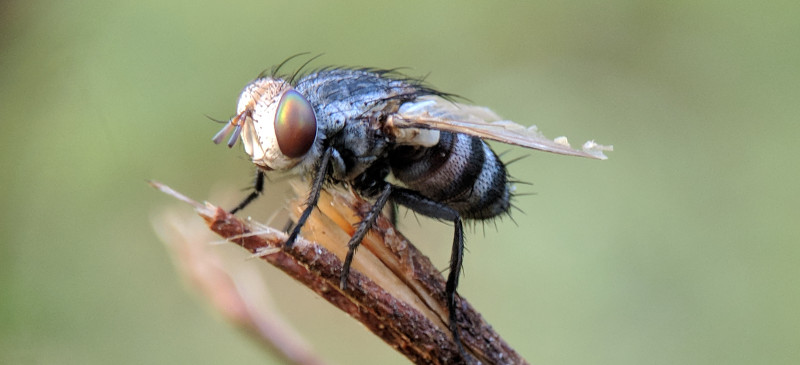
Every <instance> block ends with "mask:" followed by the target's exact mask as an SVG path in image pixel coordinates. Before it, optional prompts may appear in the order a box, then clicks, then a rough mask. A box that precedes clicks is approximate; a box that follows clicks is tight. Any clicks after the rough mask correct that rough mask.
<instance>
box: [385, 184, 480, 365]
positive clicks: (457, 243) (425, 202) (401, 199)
mask: <svg viewBox="0 0 800 365" xmlns="http://www.w3.org/2000/svg"><path fill="white" fill-rule="evenodd" d="M390 195H391V199H392V201H394V202H395V203H398V204H402V205H404V206H406V207H408V208H409V209H411V210H413V211H415V212H417V213H420V214H422V215H425V216H428V217H431V218H436V219H444V220H448V221H451V222H453V228H454V230H455V231H454V233H453V247H452V251H451V253H450V272H449V273H448V276H447V284H446V285H445V297H446V300H447V311H448V312H449V318H448V321H449V327H450V332H451V333H452V334H453V341H454V342H455V343H456V345H457V346H458V351H459V353H460V354H461V357H463V358H464V362H468V361H469V359H470V357H469V356H468V355H467V353H466V351H465V350H464V346H463V345H462V344H461V337H460V335H459V331H458V323H457V322H456V310H457V308H456V289H457V288H458V278H459V275H460V274H461V266H462V264H463V256H464V228H463V224H462V222H461V216H460V215H459V214H458V212H457V211H456V210H455V209H453V208H450V207H449V206H447V205H445V204H443V203H440V202H437V201H435V200H431V199H429V198H426V197H424V196H422V195H421V194H419V193H418V192H416V191H414V190H410V189H405V188H401V187H397V186H394V187H392V192H391V194H390Z"/></svg>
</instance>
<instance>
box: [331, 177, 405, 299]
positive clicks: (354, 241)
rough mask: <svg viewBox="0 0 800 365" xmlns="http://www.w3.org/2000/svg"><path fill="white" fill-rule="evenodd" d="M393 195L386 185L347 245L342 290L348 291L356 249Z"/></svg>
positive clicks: (340, 285)
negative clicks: (348, 280)
mask: <svg viewBox="0 0 800 365" xmlns="http://www.w3.org/2000/svg"><path fill="white" fill-rule="evenodd" d="M391 193H392V185H391V184H386V185H385V186H384V187H383V190H381V192H380V194H379V195H378V199H377V200H376V201H375V204H374V205H373V206H372V208H370V210H369V212H368V213H367V215H366V217H364V220H362V221H361V222H360V223H359V224H358V228H357V229H356V231H355V233H353V236H352V237H350V242H348V243H347V256H346V257H345V259H344V266H342V275H341V277H340V278H339V287H340V288H342V290H344V289H347V276H348V275H350V264H351V263H352V262H353V255H354V254H355V253H356V248H358V245H360V244H361V241H362V240H363V239H364V236H366V235H367V232H369V229H370V228H372V225H373V224H375V220H376V219H378V216H379V215H380V214H381V210H383V207H384V206H385V205H386V202H388V201H389V196H390V195H391Z"/></svg>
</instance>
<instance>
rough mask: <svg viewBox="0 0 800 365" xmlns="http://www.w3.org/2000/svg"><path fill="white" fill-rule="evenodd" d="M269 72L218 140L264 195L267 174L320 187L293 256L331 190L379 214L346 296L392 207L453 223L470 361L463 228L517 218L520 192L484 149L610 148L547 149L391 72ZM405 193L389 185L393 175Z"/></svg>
mask: <svg viewBox="0 0 800 365" xmlns="http://www.w3.org/2000/svg"><path fill="white" fill-rule="evenodd" d="M279 69H280V65H279V66H278V67H276V68H275V69H274V70H273V72H272V73H271V74H269V75H265V74H263V73H262V75H260V76H259V77H258V78H257V79H255V80H253V81H252V82H250V83H249V84H248V85H247V86H245V88H244V90H243V91H242V93H241V95H240V96H239V101H238V107H237V111H236V115H235V116H234V117H233V118H231V119H230V120H229V122H228V123H226V125H225V127H223V129H222V130H221V131H219V133H217V135H216V136H214V138H213V141H214V142H215V143H220V142H222V140H223V139H224V138H225V137H226V136H227V135H228V134H230V135H231V136H230V139H229V140H228V147H233V145H234V144H235V143H236V141H237V140H238V139H239V137H240V136H241V140H242V143H243V145H244V148H245V151H246V152H247V154H248V155H249V156H250V158H251V160H252V162H253V163H254V164H255V165H256V166H257V167H258V169H257V175H256V180H255V186H254V190H253V192H251V193H250V195H248V196H247V197H246V198H245V199H244V200H243V201H242V202H241V203H240V204H239V205H238V206H236V207H235V208H234V209H233V210H232V211H231V213H235V212H237V211H239V210H241V209H242V208H244V207H245V206H247V205H248V204H249V203H250V202H252V201H253V200H254V199H255V198H257V197H258V196H259V195H260V194H261V192H262V191H263V188H264V174H265V172H268V171H273V170H275V171H278V170H280V171H289V172H291V173H296V174H299V175H304V176H306V177H308V178H309V180H310V181H311V189H310V192H309V195H308V197H307V200H306V201H307V205H306V208H305V210H304V211H303V213H302V214H301V215H300V217H299V219H298V220H297V223H296V225H295V226H294V228H293V229H292V230H291V233H290V235H289V238H288V240H287V241H286V247H287V248H290V247H291V246H292V244H293V243H294V242H295V240H296V238H297V236H298V234H299V233H300V229H301V228H302V227H303V225H304V224H305V222H306V220H307V219H308V217H309V215H310V214H311V212H312V211H313V210H314V208H315V207H316V205H317V201H318V199H319V195H320V191H321V190H322V187H323V184H324V183H325V182H326V181H328V182H331V183H334V184H348V185H350V186H351V187H353V188H354V189H355V191H357V192H358V193H359V194H360V195H362V196H363V197H365V198H368V199H371V200H374V202H375V203H374V205H373V206H372V208H371V209H370V211H369V212H368V213H367V215H366V216H365V218H364V220H363V221H361V222H360V223H359V225H358V227H357V229H356V231H355V233H354V234H353V236H352V238H351V239H350V241H349V242H348V252H347V256H346V257H345V260H344V266H343V269H342V276H341V281H340V287H342V289H345V287H346V278H347V276H348V273H349V271H350V264H351V262H352V260H353V255H354V254H355V251H356V248H357V247H358V245H359V244H360V243H361V241H362V239H363V238H364V236H365V235H366V234H367V232H368V231H369V229H370V228H371V227H372V225H373V224H374V222H375V220H376V218H377V217H378V215H379V214H380V212H381V210H382V208H383V207H384V205H386V204H387V203H388V202H392V203H393V204H400V205H403V206H406V207H408V208H409V209H411V210H413V211H415V212H417V213H419V214H422V215H425V216H428V217H432V218H436V219H441V220H446V221H450V222H452V223H453V226H454V235H453V243H452V251H451V257H450V270H449V274H448V278H447V284H446V291H445V292H446V300H447V309H448V311H449V327H450V331H451V332H452V334H453V338H454V340H455V343H456V344H457V345H458V347H459V350H460V351H461V353H462V354H464V351H463V347H462V345H461V342H460V337H459V333H458V326H457V323H456V301H455V295H456V288H457V287H458V279H459V274H460V272H461V265H462V257H463V251H464V234H463V223H462V221H463V220H465V219H472V220H483V219H490V218H493V217H497V216H499V215H502V214H508V211H509V208H510V206H511V204H510V200H511V197H512V194H513V185H512V184H511V183H510V182H509V180H508V174H507V172H506V167H505V165H504V164H503V162H501V161H500V159H499V158H498V156H497V155H496V154H495V153H494V152H493V151H492V149H491V148H490V147H489V146H488V145H487V144H486V143H485V142H484V139H486V140H495V141H500V142H503V143H508V144H512V145H518V146H522V147H526V148H531V149H536V150H541V151H547V152H553V153H558V154H564V155H572V156H581V157H588V158H595V159H605V158H606V156H605V155H603V151H609V150H611V147H610V146H609V147H606V146H601V145H598V144H595V143H594V142H592V141H590V142H587V143H586V144H584V146H583V149H582V150H575V149H572V148H571V147H570V146H569V144H568V143H566V139H565V138H563V137H562V138H560V139H556V140H549V139H547V138H545V137H544V136H542V135H541V134H540V133H539V132H538V131H537V130H536V129H535V127H531V128H525V127H523V126H521V125H519V124H515V123H513V122H510V121H503V120H502V119H501V118H500V117H498V116H497V115H496V114H495V113H493V112H492V111H491V110H489V109H487V108H483V107H478V106H471V105H466V104H461V103H457V102H455V101H453V100H452V98H451V97H450V94H446V93H443V92H440V91H437V90H435V89H432V88H430V87H428V86H425V85H424V84H423V83H422V81H421V80H418V79H413V78H408V77H404V76H402V75H400V74H398V73H396V72H394V71H388V70H377V69H352V68H324V69H320V70H317V71H315V72H312V73H310V74H308V75H306V76H303V77H300V78H299V79H297V80H295V78H296V76H297V73H295V74H294V75H291V76H280V75H278V74H277V72H278V70H279ZM390 174H391V175H393V176H394V178H395V179H396V180H397V181H399V182H400V183H401V184H400V185H397V184H393V183H390V182H388V181H387V177H388V176H389V175H390Z"/></svg>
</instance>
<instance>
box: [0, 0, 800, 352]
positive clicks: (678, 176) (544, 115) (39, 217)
mask: <svg viewBox="0 0 800 365" xmlns="http://www.w3.org/2000/svg"><path fill="white" fill-rule="evenodd" d="M0 10H1V11H2V13H1V14H0V24H1V25H0V85H1V86H2V87H0V115H1V116H2V122H3V123H2V133H0V138H1V139H2V140H1V141H0V145H1V146H2V151H3V152H2V156H1V157H0V161H1V162H2V176H1V177H0V179H1V180H0V188H1V189H2V190H0V191H2V195H1V197H2V208H3V209H2V213H0V214H2V216H0V225H1V226H2V229H1V230H0V235H1V236H0V240H1V243H0V249H1V250H2V251H0V363H4V364H17V363H22V364H28V363H41V364H100V363H103V364H104V363H116V364H159V363H162V364H163V363H196V364H217V363H234V362H235V363H239V364H265V363H272V362H276V361H278V360H277V358H276V357H274V356H273V355H271V354H269V353H267V352H265V351H263V350H261V349H260V348H259V347H258V345H256V344H255V343H254V342H252V341H250V339H249V338H248V337H246V336H245V335H243V334H242V333H240V332H238V331H237V330H235V329H233V328H231V327H230V326H229V325H228V324H226V323H225V322H223V321H222V320H220V318H219V316H217V315H215V314H214V313H213V312H212V311H210V310H209V309H208V306H207V305H206V303H205V302H204V300H203V299H202V298H200V297H199V296H198V295H196V294H194V293H193V292H191V291H188V290H186V287H185V285H183V284H182V282H181V280H180V278H178V277H177V276H176V275H175V271H174V269H173V267H172V264H171V262H170V259H169V257H168V255H167V253H166V250H165V249H164V247H163V246H162V244H161V243H160V241H159V239H158V238H157V237H156V236H155V234H154V233H153V229H152V227H151V222H150V221H151V219H152V217H153V216H154V215H156V214H157V213H158V212H159V211H161V210H162V209H164V207H173V206H175V205H176V203H175V202H174V201H173V200H172V199H170V198H168V197H166V196H164V195H163V194H160V193H158V192H156V191H154V190H153V189H152V188H150V187H149V186H148V185H147V184H146V183H145V180H147V179H156V180H159V181H162V182H165V183H167V184H169V185H171V186H172V187H174V188H176V189H178V190H180V191H182V192H184V193H186V194H188V195H189V196H191V197H193V198H196V199H198V200H203V199H210V198H212V197H214V196H224V198H219V199H215V202H216V203H219V204H222V205H225V206H231V205H232V204H234V202H235V201H236V200H237V199H238V198H240V197H241V196H242V195H241V194H243V192H241V191H240V189H241V188H245V187H247V186H248V184H249V182H250V179H251V174H252V171H253V170H252V167H251V164H250V163H249V162H248V161H247V160H246V159H245V158H244V153H243V152H242V151H241V147H238V146H237V148H235V149H234V150H228V149H227V148H224V147H220V146H214V145H213V144H212V143H211V141H210V139H211V136H212V135H213V134H214V133H215V132H216V131H217V130H218V129H219V125H218V124H216V123H214V122H211V121H209V120H208V119H207V118H206V117H205V115H206V114H207V115H210V116H213V117H216V118H218V119H227V118H228V117H229V116H231V115H232V114H233V112H234V108H235V101H236V98H237V96H238V93H239V91H240V90H241V88H242V87H243V86H244V85H245V84H246V83H247V82H248V81H249V80H250V79H252V78H253V77H254V76H255V75H257V74H258V73H259V72H260V71H261V70H263V69H266V68H268V67H270V66H271V65H274V64H277V63H279V62H280V61H282V60H283V59H285V58H286V57H288V56H290V55H293V54H295V53H299V52H305V51H308V52H311V53H313V54H316V53H325V55H324V56H323V57H322V58H320V59H319V60H318V61H316V62H315V63H314V64H313V65H314V66H322V65H329V64H333V65H363V66H376V67H385V68H392V67H399V66H405V67H410V68H409V69H407V70H406V73H408V74H410V75H416V76H420V75H426V74H429V76H428V78H427V80H428V81H429V83H430V84H432V85H435V86H436V87H438V88H440V89H442V90H444V91H448V92H453V93H456V94H459V95H463V96H465V97H467V98H469V99H470V100H472V101H473V102H475V103H476V104H480V105H486V106H490V107H491V108H493V109H494V110H495V111H497V112H498V113H499V114H501V115H503V116H504V117H506V118H509V119H512V120H515V121H517V122H520V123H522V124H537V125H538V126H539V128H540V129H541V130H542V131H543V132H544V133H545V134H546V135H547V136H549V137H556V136H559V135H567V136H569V137H571V141H572V142H573V144H579V143H582V142H583V141H585V140H587V139H596V140H597V141H598V142H600V143H605V144H613V145H614V147H615V149H616V150H615V151H614V152H612V153H611V154H610V159H609V160H608V161H605V162H598V161H589V160H582V159H576V158H567V157H562V156H554V155H549V154H543V153H531V152H527V151H523V150H521V149H518V148H509V147H505V146H502V145H495V146H496V147H497V149H498V151H506V150H508V151H509V154H507V155H506V156H509V158H511V157H515V156H520V155H529V156H528V158H526V159H524V160H522V161H521V162H518V163H515V164H513V165H511V167H510V168H511V173H512V174H513V175H514V176H515V177H516V178H518V179H520V180H524V181H530V182H532V183H533V185H532V186H526V185H523V186H520V190H521V191H523V192H528V193H535V195H532V196H525V197H520V198H519V199H518V200H517V202H516V204H517V205H518V206H519V207H520V208H521V209H522V210H523V211H524V214H515V216H514V219H515V220H516V222H517V224H516V225H515V224H514V223H513V222H511V221H509V220H508V219H505V220H503V221H498V222H497V229H495V228H494V225H492V224H489V225H487V226H486V228H485V232H484V229H482V228H481V227H480V226H478V227H477V228H476V229H475V230H474V231H475V232H474V233H472V234H470V235H469V241H468V249H469V252H468V254H467V257H466V262H465V270H466V272H465V277H464V279H463V280H462V286H461V288H460V293H461V294H462V295H464V296H465V297H467V298H468V299H470V301H471V302H472V303H473V304H474V305H475V306H476V308H478V309H479V310H480V311H481V312H482V313H483V314H484V316H485V317H486V318H487V319H488V320H489V322H490V323H492V325H493V326H494V327H495V328H496V329H497V330H498V332H499V333H501V334H502V335H503V336H504V337H505V338H506V340H508V341H509V342H510V343H511V344H512V345H513V346H514V347H515V348H516V349H517V350H518V351H519V352H520V353H521V354H522V355H523V356H524V357H526V358H527V359H528V360H529V361H530V362H531V363H533V364H587V363H589V364H716V363H727V364H754V363H760V364H797V363H800V282H798V276H799V275H800V245H798V243H799V242H800V228H797V218H798V206H800V194H798V193H797V187H796V185H797V179H798V178H800V172H799V169H798V162H800V161H798V155H800V154H798V152H797V148H796V147H795V146H794V144H795V143H796V139H797V138H798V135H800V123H798V115H800V92H798V84H800V20H798V18H799V16H800V6H799V5H798V3H796V2H789V1H785V2H781V1H775V2H768V3H767V2H758V3H757V2H743V1H705V2H695V1H675V2H644V1H625V0H617V1H603V2H595V1H577V2H575V1H570V2H539V1H534V2H528V3H526V4H524V5H521V4H520V3H518V2H486V3H480V2H449V3H445V2H423V1H408V2H399V1H395V2H390V3H388V4H381V3H379V2H374V1H369V2H367V1H358V2H356V1H352V2H347V3H346V4H343V3H338V2H325V1H293V2H266V1H229V2H225V3H223V2H219V3H217V4H214V3H202V4H200V3H198V2H195V1H167V2H165V1H161V0H159V1H152V0H143V1H136V2H133V1H131V2H119V1H81V2H61V1H50V2H48V1H6V2H3V3H2V4H0ZM287 191H288V189H286V188H285V187H281V188H275V189H274V190H272V192H271V193H270V195H271V197H269V198H266V199H263V200H265V202H263V203H262V205H260V206H259V207H260V208H259V207H254V208H252V209H249V211H248V213H249V214H254V215H255V214H257V213H258V212H259V211H267V210H274V208H272V207H274V206H278V205H280V204H281V203H282V202H283V201H284V199H285V198H286V197H287V196H288V194H286V192H287ZM179 207H180V206H179ZM181 208H182V209H186V210H189V208H188V207H181ZM265 213H269V212H265ZM266 215H267V216H268V215H269V214H266ZM792 222H795V223H792ZM402 227H403V229H404V231H405V232H408V233H409V235H410V236H412V237H416V238H415V239H414V241H415V242H416V243H417V245H418V246H419V247H420V248H421V249H422V250H423V251H425V252H428V253H430V255H431V257H432V259H433V260H434V262H435V263H436V264H437V265H439V266H440V267H442V268H444V267H446V262H447V257H448V251H449V243H447V244H444V243H442V242H449V240H450V235H451V234H452V232H451V230H450V228H449V227H448V226H447V225H443V224H439V223H436V222H429V221H425V220H422V222H421V223H417V222H416V220H415V219H414V218H413V217H409V218H408V219H406V220H405V221H404V222H403V226H402ZM421 232H425V234H422V233H421ZM223 249H225V248H220V250H223ZM242 265H259V263H258V262H257V261H253V260H249V261H247V260H242ZM266 271H267V273H266V274H265V275H267V277H268V281H269V282H270V290H271V291H272V293H273V295H275V296H276V297H278V301H279V305H280V306H281V308H282V310H283V312H284V313H286V315H287V316H288V317H290V318H291V319H292V321H293V323H295V325H296V326H297V327H298V328H299V329H300V331H301V332H303V333H304V334H305V335H306V336H307V337H308V338H309V339H310V341H311V342H312V343H313V344H314V346H315V347H316V349H317V351H318V352H320V353H321V354H322V355H323V356H324V357H326V358H328V359H330V360H331V361H333V362H336V363H339V364H374V363H384V364H389V363H395V364H402V363H405V360H404V358H402V357H400V356H399V355H397V354H396V353H394V351H392V350H391V349H390V348H389V347H388V346H386V345H384V344H383V343H382V342H380V341H378V340H376V339H375V338H373V336H371V335H370V334H369V333H367V331H366V330H364V329H363V328H362V327H361V326H360V325H358V324H357V323H356V322H355V321H353V320H350V319H349V318H346V317H345V316H344V315H343V314H341V313H339V312H337V311H335V310H334V309H331V308H329V306H328V305H327V304H326V303H325V302H324V301H323V300H321V299H319V298H317V297H315V296H314V295H312V294H310V293H309V292H308V291H306V290H305V289H304V288H299V287H298V286H297V285H295V284H293V283H292V282H291V281H290V280H289V279H286V278H285V277H283V275H281V274H279V273H277V272H275V271H274V270H266Z"/></svg>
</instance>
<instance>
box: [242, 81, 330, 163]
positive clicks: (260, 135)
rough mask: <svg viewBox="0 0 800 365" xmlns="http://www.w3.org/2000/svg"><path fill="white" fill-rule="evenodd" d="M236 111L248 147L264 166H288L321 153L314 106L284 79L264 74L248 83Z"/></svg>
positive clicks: (245, 145)
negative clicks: (262, 76) (263, 76)
mask: <svg viewBox="0 0 800 365" xmlns="http://www.w3.org/2000/svg"><path fill="white" fill-rule="evenodd" d="M237 115H238V116H240V117H239V118H240V119H242V118H243V120H242V121H241V123H242V124H243V125H242V143H243V144H244V148H245V151H246V152H247V154H248V155H250V158H251V159H252V161H253V163H255V164H256V165H258V166H260V167H261V168H264V169H266V170H287V169H291V168H293V167H295V166H297V165H298V164H301V162H303V161H304V160H308V159H313V158H315V157H314V156H313V155H315V154H319V144H320V143H319V141H318V138H317V134H318V133H317V120H316V115H315V113H314V109H313V107H312V106H311V104H310V103H309V102H308V100H306V98H305V97H304V96H303V95H302V94H300V93H299V92H297V91H296V90H294V89H293V88H292V86H291V85H290V84H289V83H287V82H285V81H284V80H281V79H274V78H271V77H265V78H259V79H256V80H254V81H253V82H251V83H250V84H248V85H247V86H246V87H245V88H244V90H243V91H242V93H241V95H240V96H239V102H238V107H237Z"/></svg>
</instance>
